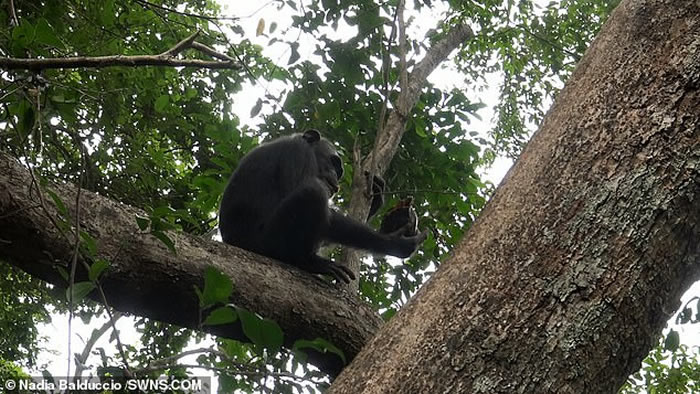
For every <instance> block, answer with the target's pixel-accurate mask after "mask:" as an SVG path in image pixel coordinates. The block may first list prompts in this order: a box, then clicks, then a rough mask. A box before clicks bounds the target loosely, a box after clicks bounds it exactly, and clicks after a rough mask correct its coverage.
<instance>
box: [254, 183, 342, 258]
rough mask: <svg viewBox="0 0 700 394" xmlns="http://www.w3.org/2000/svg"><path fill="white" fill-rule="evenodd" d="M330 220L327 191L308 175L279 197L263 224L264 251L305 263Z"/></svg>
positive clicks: (315, 248)
mask: <svg viewBox="0 0 700 394" xmlns="http://www.w3.org/2000/svg"><path fill="white" fill-rule="evenodd" d="M329 221H330V211H329V209H328V199H327V197H326V192H325V191H324V190H323V186H322V185H321V184H320V183H319V182H318V181H317V180H316V179H315V178H311V179H309V180H308V181H306V182H305V183H304V184H303V185H301V186H300V187H298V188H297V189H296V190H295V191H294V192H292V194H290V195H289V196H287V197H286V198H285V199H284V200H282V202H281V203H280V204H279V205H278V206H277V208H276V209H275V212H274V213H273V215H272V217H271V218H270V221H269V222H268V223H267V224H266V225H265V228H264V230H263V231H264V234H263V236H262V243H263V245H262V247H263V249H264V251H265V252H266V253H264V254H266V255H268V256H271V257H275V258H277V259H279V260H282V261H284V262H287V263H290V264H294V265H297V266H300V267H301V266H302V265H305V264H307V261H306V260H309V258H310V256H311V255H313V254H315V252H316V250H317V249H318V247H319V245H320V242H321V234H323V233H324V231H327V228H328V225H329ZM302 268H304V267H302Z"/></svg>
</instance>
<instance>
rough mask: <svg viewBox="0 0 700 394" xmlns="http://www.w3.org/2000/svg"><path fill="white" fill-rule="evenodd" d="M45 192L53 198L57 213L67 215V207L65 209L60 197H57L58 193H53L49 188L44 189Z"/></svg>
mask: <svg viewBox="0 0 700 394" xmlns="http://www.w3.org/2000/svg"><path fill="white" fill-rule="evenodd" d="M46 193H47V194H48V195H49V197H51V199H52V200H53V203H54V205H56V209H58V213H60V214H61V215H63V216H68V209H66V206H65V204H63V200H61V197H59V196H58V194H56V193H54V192H53V191H52V190H50V189H46Z"/></svg>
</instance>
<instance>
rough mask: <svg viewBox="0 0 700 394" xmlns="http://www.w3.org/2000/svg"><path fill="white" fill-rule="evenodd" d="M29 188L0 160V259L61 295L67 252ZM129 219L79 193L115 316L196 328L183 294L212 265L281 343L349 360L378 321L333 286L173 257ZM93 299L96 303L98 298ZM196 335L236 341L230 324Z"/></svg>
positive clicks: (286, 272) (132, 212)
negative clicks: (323, 343)
mask: <svg viewBox="0 0 700 394" xmlns="http://www.w3.org/2000/svg"><path fill="white" fill-rule="evenodd" d="M31 184H32V180H31V176H30V174H29V172H28V171H27V169H25V168H24V167H23V166H21V165H20V164H19V163H18V162H17V161H16V160H14V159H13V158H12V157H10V156H9V155H7V154H6V153H3V152H0V241H1V242H0V260H2V261H6V262H9V263H10V264H13V265H15V266H17V267H19V268H21V269H23V270H24V271H26V272H28V273H29V274H31V275H33V276H35V277H38V278H40V279H43V280H46V281H48V282H50V283H53V284H54V285H57V286H62V287H65V286H66V282H65V281H64V280H63V279H62V277H61V275H60V274H59V273H58V271H57V267H59V266H61V267H64V268H65V267H67V266H68V264H69V262H70V259H71V256H72V253H73V247H74V245H73V244H72V242H69V239H66V237H64V236H63V235H61V234H60V233H59V231H58V230H57V229H56V226H54V225H53V224H52V222H51V220H50V219H49V217H48V216H47V214H46V213H45V211H44V210H43V209H42V208H40V205H38V204H37V201H38V196H37V194H36V193H37V190H36V188H34V189H32V188H31V187H30V185H31ZM51 190H52V191H54V192H55V193H56V194H57V195H58V196H59V197H60V198H61V200H63V201H66V202H70V201H75V195H76V192H77V191H76V188H75V187H73V186H72V185H67V184H63V185H53V186H51ZM47 201H50V199H47ZM46 205H47V209H48V211H49V214H50V215H51V216H52V217H54V216H55V217H58V216H59V213H58V212H57V210H56V209H55V208H54V207H53V205H52V204H49V203H47V204H46ZM65 205H66V206H71V204H69V203H66V204H65ZM71 209H73V207H71ZM73 212H74V211H73ZM136 216H147V215H146V214H145V212H143V211H141V210H138V209H136V208H133V207H129V206H126V205H123V204H119V203H117V202H115V201H112V200H109V199H107V198H105V197H101V196H99V195H96V194H94V193H90V192H88V191H85V190H83V191H82V192H81V198H80V222H81V229H82V230H83V231H87V232H88V233H89V234H90V235H91V236H92V237H93V238H95V239H96V240H97V244H98V253H97V255H98V257H101V258H105V259H107V260H109V261H110V262H111V265H110V268H109V269H108V270H107V271H106V272H105V273H104V274H103V275H102V276H101V277H100V283H101V284H102V288H103V289H104V293H105V295H106V299H107V302H109V304H110V305H111V306H112V307H114V308H115V309H117V310H120V311H124V312H129V313H134V314H138V315H141V316H146V317H149V318H152V319H155V320H160V321H164V322H168V323H173V324H177V325H180V326H183V327H189V328H195V329H196V328H198V326H199V323H200V322H199V317H198V316H199V314H198V310H199V309H198V300H197V297H196V295H195V292H194V290H193V289H194V287H195V286H199V287H202V286H203V273H204V270H205V268H206V267H207V266H213V267H215V268H217V269H219V270H221V271H222V272H224V273H226V274H227V275H229V276H230V277H231V279H232V281H233V284H234V296H233V299H232V300H231V301H232V302H233V303H234V304H236V305H238V306H241V307H243V308H246V309H248V310H251V311H255V312H256V313H259V314H260V315H262V316H264V317H266V318H269V319H272V320H275V321H276V322H277V323H278V324H279V325H280V326H281V327H282V329H283V331H284V335H285V343H286V345H291V344H292V343H293V342H294V341H295V340H297V339H301V338H304V339H309V340H313V339H316V338H319V337H320V338H325V339H326V340H328V341H329V342H331V343H333V344H334V345H336V346H337V347H338V348H340V349H341V350H342V351H343V352H344V353H345V356H346V358H347V359H348V360H351V359H352V358H353V357H354V356H355V355H356V354H357V352H359V350H360V348H361V347H362V346H363V345H364V343H365V342H366V341H367V340H368V339H369V338H370V337H371V336H372V335H373V334H374V332H376V330H377V329H378V328H379V326H380V325H381V323H382V322H381V318H380V317H379V316H378V315H377V314H376V312H374V311H373V310H372V309H371V308H370V307H369V306H368V305H366V304H364V303H362V302H361V301H359V300H358V299H357V298H356V297H355V296H353V295H350V294H348V293H346V292H344V291H342V290H339V289H337V288H336V287H335V286H334V285H331V284H329V283H327V282H325V281H323V280H321V279H319V278H316V277H314V276H311V275H310V274H308V273H306V272H304V271H301V270H298V269H296V268H294V267H291V266H288V265H284V264H282V263H279V262H276V261H273V260H271V259H268V258H265V257H262V256H258V255H255V254H253V253H250V252H247V251H244V250H241V249H238V248H235V247H232V246H229V245H225V244H222V243H218V242H213V241H207V240H203V239H201V238H197V237H194V236H190V235H187V234H170V237H171V238H172V239H173V240H174V242H175V244H176V248H177V255H175V254H173V253H172V252H170V251H169V250H168V249H167V248H166V247H165V246H164V245H163V244H162V243H161V242H160V241H158V240H157V239H155V238H154V237H153V236H151V235H149V234H144V233H140V232H139V230H138V226H137V225H136V221H135V218H136ZM72 222H73V221H72V220H68V221H67V223H71V224H72ZM81 268H82V264H79V265H78V272H77V274H76V275H77V278H76V281H81V280H86V272H85V270H84V269H81ZM93 298H95V299H96V300H97V301H98V302H100V297H97V296H96V295H93ZM204 330H205V331H207V332H210V333H212V334H215V335H219V336H224V337H227V338H235V339H239V340H243V341H245V340H246V337H245V335H243V333H242V331H241V329H240V326H239V325H237V324H235V325H229V326H214V327H205V328H204ZM310 361H311V362H312V363H313V364H315V365H317V366H318V367H319V368H320V369H322V370H324V371H325V372H328V373H330V374H337V373H338V372H339V371H340V369H341V368H342V365H341V361H340V359H339V358H338V357H337V356H335V355H332V354H319V353H316V354H311V355H310Z"/></svg>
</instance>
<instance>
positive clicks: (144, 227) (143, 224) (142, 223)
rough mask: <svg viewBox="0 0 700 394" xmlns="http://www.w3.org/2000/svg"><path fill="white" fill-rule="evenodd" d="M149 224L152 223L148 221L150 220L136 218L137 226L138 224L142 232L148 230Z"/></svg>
mask: <svg viewBox="0 0 700 394" xmlns="http://www.w3.org/2000/svg"><path fill="white" fill-rule="evenodd" d="M149 223H151V221H150V220H148V218H142V217H140V216H137V217H136V224H138V226H139V229H140V230H141V231H146V230H147V229H148V225H149Z"/></svg>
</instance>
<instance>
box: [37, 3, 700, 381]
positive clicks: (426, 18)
mask: <svg viewBox="0 0 700 394" xmlns="http://www.w3.org/2000/svg"><path fill="white" fill-rule="evenodd" d="M219 2H220V3H221V4H223V5H224V6H225V7H226V5H228V7H227V8H225V9H224V14H225V15H228V16H234V15H235V16H239V15H244V16H247V17H244V18H243V19H242V20H241V24H242V26H243V28H244V30H245V33H246V35H247V37H248V38H250V39H251V40H252V41H253V42H254V43H256V44H258V45H260V46H261V47H263V48H264V54H266V55H267V56H269V57H270V58H272V59H273V60H275V61H277V62H278V63H279V64H282V65H284V64H286V62H287V59H288V58H289V55H290V52H289V51H288V47H287V46H286V45H284V44H276V45H274V46H272V47H269V46H267V42H268V40H269V38H267V37H264V36H261V37H256V36H255V32H256V28H257V25H258V22H259V20H260V19H261V18H262V19H264V20H265V22H266V26H267V27H266V30H265V31H266V32H267V31H268V27H269V26H270V23H272V22H273V21H276V22H277V23H278V27H277V32H279V31H281V30H282V29H285V28H287V27H288V25H289V21H290V16H291V15H290V14H289V13H288V10H285V12H280V11H278V10H277V9H276V7H275V6H274V4H273V2H271V1H270V2H267V3H265V4H266V5H261V3H259V2H242V1H238V0H219ZM408 3H409V5H410V3H411V2H408ZM261 7H262V8H261ZM410 15H411V14H410V13H407V17H410ZM439 19H440V12H439V11H437V10H433V11H427V10H423V11H421V14H420V17H419V18H416V19H414V20H413V22H412V24H411V25H410V26H409V30H408V33H409V35H411V36H412V37H422V36H423V33H422V32H425V31H427V30H428V29H430V28H432V27H433V26H434V25H435V24H436V21H437V20H439ZM348 29H351V30H348ZM352 29H354V28H353V27H350V26H342V25H341V26H340V28H339V31H338V32H332V31H330V30H329V31H328V35H329V36H331V37H342V36H345V37H348V36H349V34H348V32H349V31H350V33H352ZM343 32H345V33H343ZM290 34H291V33H290ZM294 34H296V32H294ZM300 44H301V45H300V48H299V53H300V55H301V59H311V58H314V55H313V54H312V53H313V51H314V47H313V43H312V42H310V41H308V39H302V40H300ZM430 81H431V82H432V83H434V84H436V85H437V86H438V87H441V88H448V89H450V88H452V87H459V88H461V89H463V90H465V91H469V89H468V87H467V86H464V85H463V84H461V78H460V76H459V75H458V74H456V73H455V72H454V71H451V70H450V69H449V67H448V68H442V69H439V70H436V72H435V73H434V74H433V75H431V77H430ZM496 81H497V79H496V78H494V82H493V86H492V87H491V88H490V89H489V90H486V91H481V92H472V93H473V95H472V96H471V97H473V100H475V99H480V100H482V101H483V102H484V103H485V104H486V105H487V107H486V108H484V109H483V110H481V113H480V115H481V118H482V120H478V119H473V122H472V123H471V124H470V126H469V129H470V130H475V131H480V132H482V133H483V132H486V131H487V130H489V129H490V127H491V119H492V117H493V113H492V112H491V110H490V108H491V107H493V105H494V104H495V103H496V100H497V99H498V94H497V90H496V88H497V82H496ZM283 89H284V86H282V85H281V84H279V83H276V84H274V83H268V82H265V81H261V82H260V84H259V85H258V86H253V87H245V88H244V89H243V92H242V93H239V94H238V95H237V96H235V97H234V100H233V103H234V111H235V112H236V113H237V114H238V115H239V116H240V118H241V122H242V124H247V125H249V126H251V127H254V126H255V125H256V124H257V123H258V122H260V120H261V119H262V118H261V115H262V114H269V113H271V112H272V111H271V109H269V108H264V109H263V111H261V114H260V115H258V116H257V117H256V118H255V119H251V118H250V116H249V114H250V110H251V109H252V107H253V105H254V104H255V102H256V101H257V98H258V97H261V98H262V97H263V95H264V94H265V90H267V91H268V92H269V93H279V92H281V91H282V90H283ZM511 164H512V163H511V161H510V160H508V159H503V158H501V159H498V160H496V162H495V163H494V165H493V166H492V168H490V169H484V172H483V175H484V178H485V179H486V180H489V181H491V182H493V183H494V184H496V185H497V184H498V183H499V182H500V180H501V179H502V178H503V176H504V175H505V173H506V172H507V171H508V169H509V168H510V166H511ZM694 295H695V296H697V295H700V282H699V283H696V284H695V285H694V286H693V287H691V289H690V290H689V291H688V292H687V293H686V294H685V295H684V296H683V301H682V302H683V304H685V302H687V301H688V300H689V299H690V298H691V297H692V296H694ZM674 319H675V317H674ZM674 319H671V321H670V323H669V324H670V326H674V328H675V329H676V330H678V331H680V332H681V340H682V341H683V342H684V343H685V344H687V345H695V346H697V345H700V335H698V332H697V330H698V328H697V325H686V326H679V327H676V326H675V325H674V324H673V320H674ZM97 320H99V321H97ZM104 321H106V319H95V320H93V321H92V322H91V323H90V324H89V325H88V326H86V325H84V324H83V323H82V321H81V320H80V319H73V340H72V342H73V347H72V351H73V352H79V351H82V347H83V344H84V341H83V339H82V338H85V339H87V338H89V336H90V333H91V332H92V330H93V329H94V328H96V327H99V326H101V325H102V324H103V322H104ZM67 322H68V319H67V317H66V316H65V315H60V316H59V315H54V316H53V322H52V323H51V324H49V325H45V326H42V327H40V332H41V333H42V335H46V336H47V337H48V338H50V341H49V342H48V343H47V344H46V347H47V348H48V349H50V350H52V351H53V352H54V353H48V352H44V353H43V354H41V355H40V361H41V362H48V363H50V365H49V367H48V370H49V371H50V372H51V373H52V374H53V375H54V376H65V375H66V372H67V371H66V369H67V364H66V356H65V354H66V351H67V349H66V346H67V345H66V344H67V341H66V340H64V339H65V338H67V335H68V334H67V333H68V323H67ZM118 328H119V330H120V337H121V339H122V341H123V342H126V343H130V344H132V345H134V346H138V345H139V344H138V343H137V338H139V336H138V335H137V333H136V332H135V330H134V329H133V323H132V320H131V319H127V318H123V319H122V320H120V321H119V322H118ZM105 337H109V335H105ZM97 346H98V347H104V348H105V351H106V352H107V353H108V354H114V346H113V344H109V343H107V340H106V338H102V340H101V341H100V342H99V344H98V345H97ZM198 347H199V346H198ZM92 357H93V358H92V359H91V360H89V363H92V364H96V363H97V362H98V360H97V359H96V358H94V357H95V356H92ZM194 358H195V357H194V356H193V357H190V358H189V359H184V360H186V362H187V363H188V364H196V362H195V361H194ZM72 367H73V368H74V367H75V366H74V365H73V366H72ZM197 372H200V371H197ZM214 392H215V391H214Z"/></svg>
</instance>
